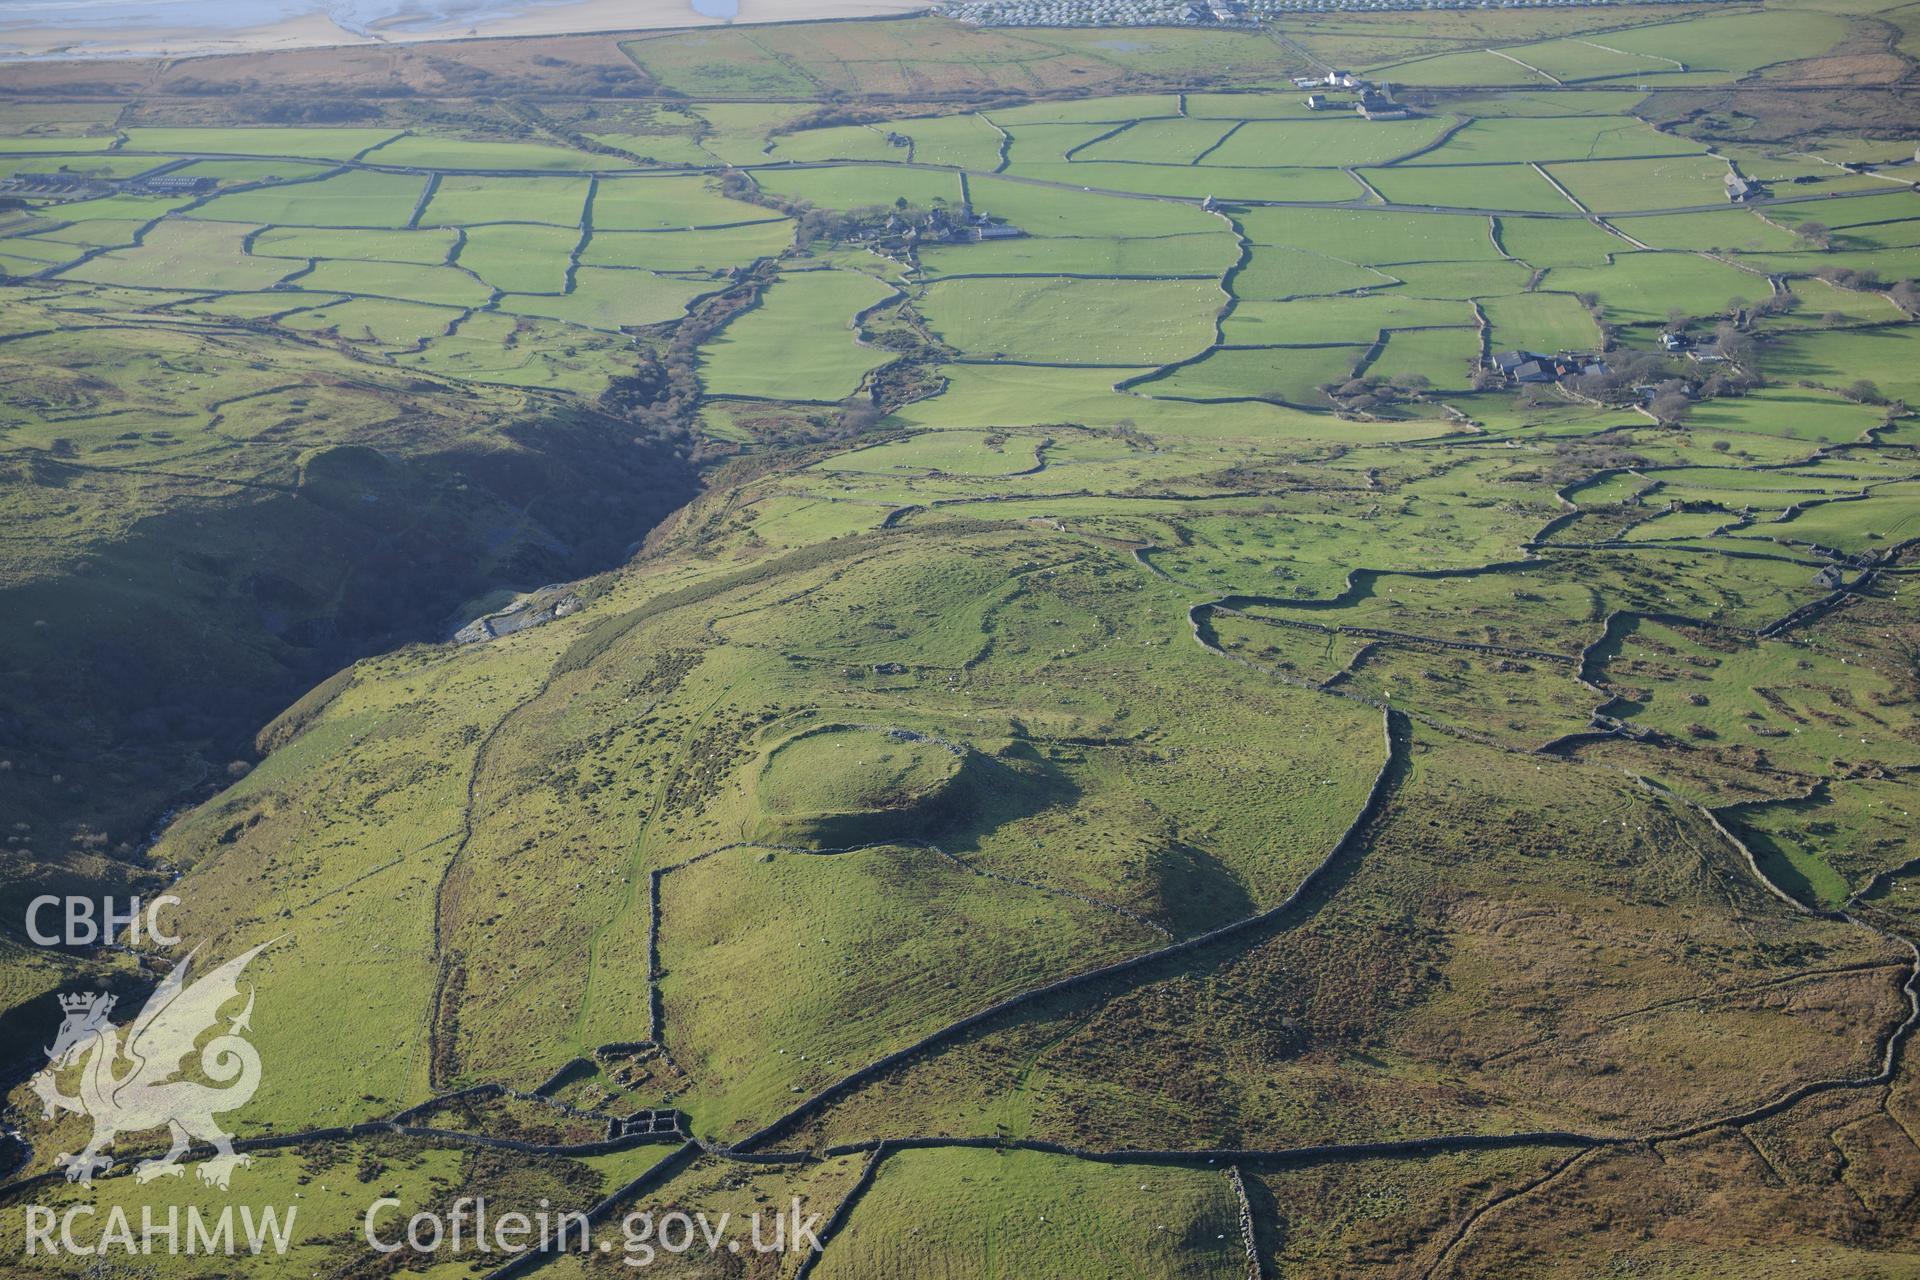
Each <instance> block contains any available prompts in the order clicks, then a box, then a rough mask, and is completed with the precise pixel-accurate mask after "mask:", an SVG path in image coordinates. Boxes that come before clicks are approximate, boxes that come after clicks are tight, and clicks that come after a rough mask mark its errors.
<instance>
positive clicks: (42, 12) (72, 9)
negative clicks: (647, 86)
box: [0, 0, 740, 35]
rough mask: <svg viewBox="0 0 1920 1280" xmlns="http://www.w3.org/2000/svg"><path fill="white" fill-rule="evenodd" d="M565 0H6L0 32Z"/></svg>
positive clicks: (734, 7) (469, 14) (365, 14)
mask: <svg viewBox="0 0 1920 1280" xmlns="http://www.w3.org/2000/svg"><path fill="white" fill-rule="evenodd" d="M562 2H564V0H138V2H135V0H6V2H5V3H4V4H0V32H17V31H29V30H36V29H41V28H52V29H56V30H65V29H69V28H79V29H87V28H95V27H97V28H100V29H102V30H122V31H124V30H126V29H129V28H131V29H141V28H145V29H165V28H171V27H184V28H189V29H194V30H209V31H222V30H240V29H244V28H247V27H259V26H266V25H269V24H271V23H275V22H281V21H284V20H286V19H288V18H298V17H303V16H306V15H308V14H326V15H327V16H329V17H331V18H332V19H333V21H334V23H335V24H336V25H338V26H340V27H342V28H344V29H345V30H348V31H352V32H355V33H358V34H360V35H368V34H371V33H372V32H375V31H388V32H393V31H412V30H419V29H438V28H442V27H452V26H456V25H461V26H464V25H472V24H475V23H480V22H484V21H487V20H489V19H496V18H501V17H507V16H510V15H513V14H517V13H523V12H525V11H526V10H528V9H536V8H541V7H544V6H545V5H546V4H555V3H562ZM691 7H692V8H693V9H694V11H695V12H698V13H702V14H705V15H706V16H708V17H710V18H731V17H736V16H738V14H739V12H740V3H739V0H691Z"/></svg>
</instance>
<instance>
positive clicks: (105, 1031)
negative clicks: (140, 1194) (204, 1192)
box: [29, 942, 273, 1190]
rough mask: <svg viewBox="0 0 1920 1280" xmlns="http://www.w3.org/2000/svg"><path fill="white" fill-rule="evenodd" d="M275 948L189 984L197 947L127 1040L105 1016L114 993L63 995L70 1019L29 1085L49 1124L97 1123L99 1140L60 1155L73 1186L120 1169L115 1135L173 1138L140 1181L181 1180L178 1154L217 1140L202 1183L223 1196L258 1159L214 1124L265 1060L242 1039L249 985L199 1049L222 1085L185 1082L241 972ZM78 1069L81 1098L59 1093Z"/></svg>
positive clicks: (255, 1081) (248, 1091) (249, 1089)
mask: <svg viewBox="0 0 1920 1280" xmlns="http://www.w3.org/2000/svg"><path fill="white" fill-rule="evenodd" d="M271 945H273V944H272V943H270V942H269V943H262V944H260V945H259V946H257V947H255V948H254V949H253V950H251V951H248V952H246V953H245V954H244V955H239V956H235V957H234V958H233V959H231V960H229V961H227V962H226V963H225V964H223V965H221V966H220V967H219V968H217V969H215V970H214V971H213V972H211V973H209V974H207V975H206V976H205V977H203V978H201V979H200V980H199V981H197V982H194V983H193V984H192V985H188V983H187V973H188V970H189V969H190V968H191V967H192V965H193V956H194V954H197V948H196V951H195V952H193V953H189V954H188V955H187V957H186V959H184V960H182V961H181V962H180V963H179V964H177V965H175V966H174V968H173V971H172V972H171V973H169V974H168V975H167V976H166V978H165V979H164V980H163V981H162V982H161V983H160V985H159V986H158V987H156V988H155V989H154V992H153V994H152V995H151V996H149V997H148V998H147V1002H146V1004H145V1005H143V1006H141V1009H140V1012H139V1014H138V1015H137V1016H136V1017H135V1018H134V1020H133V1022H132V1024H131V1025H129V1026H128V1027H127V1028H126V1033H125V1034H126V1038H125V1040H124V1041H123V1040H122V1039H121V1031H120V1028H118V1027H116V1026H114V1025H113V1024H112V1023H111V1022H110V1021H109V1020H108V1017H107V1015H108V1014H109V1013H111V1012H112V1011H113V1005H114V999H115V997H113V996H110V995H107V994H105V993H103V992H98V991H88V992H82V993H79V994H75V995H63V996H61V997H60V1005H61V1008H62V1009H63V1010H65V1012H66V1020H65V1021H63V1022H62V1023H61V1024H60V1033H59V1034H58V1035H57V1036H55V1037H54V1041H53V1044H52V1046H51V1047H49V1048H48V1049H47V1066H46V1067H45V1068H43V1069H42V1070H41V1071H40V1072H39V1073H38V1074H36V1075H35V1076H34V1077H33V1079H32V1080H31V1081H30V1082H29V1083H30V1085H31V1087H32V1089H33V1091H34V1092H35V1093H36V1094H38V1095H40V1101H41V1102H42V1103H43V1104H44V1105H45V1109H46V1116H47V1118H48V1119H51V1118H52V1117H53V1114H54V1112H55V1111H56V1110H60V1111H76V1112H79V1113H80V1114H81V1115H84V1116H89V1117H91V1118H92V1120H93V1139H92V1140H91V1141H90V1142H88V1143H87V1145H86V1149H85V1150H83V1151H81V1152H80V1153H79V1154H78V1155H74V1154H71V1153H66V1152H63V1153H61V1154H60V1155H59V1156H57V1157H55V1159H54V1163H55V1164H56V1165H58V1166H59V1167H60V1168H63V1169H65V1170H66V1171H67V1181H69V1182H78V1183H79V1184H81V1185H82V1186H92V1185H93V1176H94V1175H95V1174H96V1173H105V1172H106V1171H107V1170H108V1169H110V1168H112V1167H113V1159H112V1157H110V1156H108V1155H106V1154H104V1152H105V1149H106V1148H107V1146H108V1145H110V1144H111V1143H112V1142H113V1140H114V1138H115V1137H116V1136H118V1135H120V1134H126V1133H139V1132H141V1131H143V1130H147V1129H158V1128H161V1127H162V1126H164V1127H165V1128H166V1129H167V1131H168V1133H169V1134H170V1135H171V1137H172V1140H173V1145H172V1148H171V1149H170V1150H169V1151H168V1152H167V1153H166V1154H165V1155H163V1156H160V1157H158V1158H157V1159H152V1160H142V1161H140V1162H139V1163H137V1164H136V1165H134V1168H133V1172H134V1177H135V1178H136V1179H137V1180H138V1181H140V1182H148V1181H151V1180H152V1179H154V1178H157V1177H160V1176H161V1175H162V1174H168V1175H172V1176H175V1177H177V1176H179V1175H180V1174H181V1172H182V1167H181V1164H180V1157H182V1156H184V1155H185V1154H186V1153H187V1148H188V1146H189V1145H190V1144H191V1143H192V1142H194V1141H196V1140H197V1141H200V1142H205V1143H208V1144H210V1145H211V1146H212V1147H213V1149H214V1152H215V1154H214V1155H213V1157H212V1158H210V1159H208V1160H205V1161H203V1162H202V1163H201V1164H200V1166H199V1168H198V1173H199V1175H200V1180H201V1181H202V1182H205V1183H208V1184H210V1185H213V1186H217V1187H220V1188H221V1189H223V1190H224V1189H225V1188H226V1186H227V1182H228V1180H229V1179H230V1178H231V1177H232V1176H233V1171H234V1170H235V1169H236V1168H239V1167H240V1166H242V1165H247V1164H252V1163H253V1160H252V1157H250V1156H246V1155H241V1154H239V1153H238V1152H236V1151H234V1149H233V1138H232V1136H231V1135H230V1134H228V1133H226V1132H225V1131H223V1130H222V1129H221V1128H220V1126H219V1125H217V1124H215V1123H214V1120H213V1117H214V1113H215V1112H219V1111H232V1110H235V1109H236V1108H238V1107H242V1106H245V1105H246V1103H247V1101H248V1099H250V1098H252V1097H253V1094H254V1090H256V1089H258V1088H259V1087H260V1054H259V1052H258V1051H257V1050H256V1049H255V1048H254V1047H253V1045H252V1044H250V1043H248V1041H247V1040H246V1039H245V1038H244V1035H243V1033H244V1032H246V1031H248V1030H250V1029H251V1019H252V1017H253V991H252V989H251V988H249V990H248V992H247V1004H246V1007H245V1008H244V1009H242V1010H241V1011H240V1012H239V1013H238V1014H236V1015H234V1017H233V1018H232V1019H231V1020H229V1021H228V1022H227V1025H226V1029H225V1030H224V1031H223V1032H221V1033H220V1034H219V1035H216V1036H214V1037H213V1038H212V1039H210V1040H208V1041H207V1042H206V1044H205V1045H203V1046H201V1047H200V1050H199V1062H200V1071H201V1074H203V1075H204V1076H206V1078H207V1079H209V1080H212V1081H214V1082H215V1084H217V1085H222V1086H224V1087H221V1088H216V1087H214V1086H213V1085H207V1084H202V1083H200V1082H199V1081H197V1080H188V1079H183V1078H182V1072H183V1070H184V1068H185V1066H186V1062H187V1060H188V1057H189V1055H191V1054H193V1052H194V1046H195V1042H196V1041H198V1040H199V1039H200V1037H201V1035H202V1034H204V1033H205V1032H206V1031H208V1030H210V1029H213V1028H215V1027H218V1026H219V1024H220V1021H221V1019H220V1010H221V1008H222V1007H223V1006H225V1005H226V1004H227V1002H228V1001H230V1000H233V999H234V998H236V997H237V996H238V995H239V994H240V972H241V970H243V969H245V968H246V967H247V964H248V962H249V961H251V960H252V959H253V958H254V957H255V956H257V955H259V954H260V953H261V952H262V951H264V950H266V949H267V947H269V946H271ZM76 1063H81V1064H82V1065H81V1068H80V1096H79V1097H77V1098H76V1097H70V1096H68V1095H67V1094H65V1093H62V1092H61V1091H60V1084H59V1081H58V1079H57V1075H58V1073H59V1072H62V1071H65V1070H67V1069H68V1068H70V1067H72V1066H73V1065H74V1064H76ZM229 1082H231V1083H229Z"/></svg>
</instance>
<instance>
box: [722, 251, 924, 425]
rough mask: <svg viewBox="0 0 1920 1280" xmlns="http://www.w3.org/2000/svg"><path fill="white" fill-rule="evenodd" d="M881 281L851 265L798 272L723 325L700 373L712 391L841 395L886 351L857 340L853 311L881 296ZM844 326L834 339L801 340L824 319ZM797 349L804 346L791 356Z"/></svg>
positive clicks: (831, 326) (785, 396) (769, 395)
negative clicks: (802, 353)
mask: <svg viewBox="0 0 1920 1280" xmlns="http://www.w3.org/2000/svg"><path fill="white" fill-rule="evenodd" d="M887 296H888V294H887V289H886V287H885V286H883V285H881V284H880V283H878V282H877V281H875V280H874V279H872V278H871V277H869V276H864V275H859V274H856V273H854V272H850V271H797V272H792V273H789V274H787V275H785V276H783V277H782V278H781V279H780V280H779V281H778V283H776V284H775V285H774V286H773V287H772V288H770V289H769V290H768V291H767V296H766V300H765V301H764V302H762V303H761V305H760V306H759V308H757V309H756V310H754V311H751V312H748V313H747V314H746V315H744V316H742V317H740V319H738V320H736V321H734V322H733V323H732V324H731V325H729V326H727V328H726V330H725V331H724V332H722V333H721V335H720V337H719V339H718V340H717V341H715V342H714V343H713V344H712V345H711V346H709V347H708V348H707V349H706V350H705V351H703V352H702V353H701V365H702V371H703V377H704V380H705V382H706V385H707V388H708V390H709V391H711V392H712V393H713V394H715V395H744V396H760V397H764V398H769V399H787V400H838V399H840V398H842V397H843V396H846V395H849V394H851V393H852V392H853V390H854V389H855V387H856V386H857V385H858V384H859V381H860V378H861V376H862V375H863V374H865V373H866V371H867V370H869V369H873V368H876V367H878V366H879V365H881V364H884V363H886V361H887V358H888V357H887V355H886V353H885V352H883V351H876V350H874V349H873V348H871V347H867V346H863V345H861V344H860V343H859V341H858V337H857V335H856V334H855V333H853V332H852V331H851V327H852V324H853V320H854V316H855V315H856V314H857V313H859V312H861V311H864V310H865V309H866V308H868V307H871V306H873V305H874V304H875V303H878V302H881V301H884V300H885V299H886V297H887ZM823 324H824V325H825V326H826V327H827V328H828V329H830V330H831V329H835V328H838V329H840V330H843V331H845V332H844V333H843V335H842V337H841V338H840V339H839V340H838V341H831V340H830V341H827V342H822V343H819V344H817V345H816V344H813V343H807V344H805V345H804V346H802V343H801V338H802V336H803V335H805V334H808V333H811V332H817V331H818V330H819V328H820V327H821V326H822V325H823ZM797 349H801V350H806V351H807V355H806V356H805V358H804V359H796V358H795V356H796V354H797Z"/></svg>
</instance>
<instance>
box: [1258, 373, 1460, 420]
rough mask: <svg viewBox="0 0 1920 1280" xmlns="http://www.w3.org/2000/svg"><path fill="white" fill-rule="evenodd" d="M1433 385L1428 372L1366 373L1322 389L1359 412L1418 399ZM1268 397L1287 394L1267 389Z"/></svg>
mask: <svg viewBox="0 0 1920 1280" xmlns="http://www.w3.org/2000/svg"><path fill="white" fill-rule="evenodd" d="M1432 385H1433V383H1432V381H1431V380H1430V379H1429V378H1428V377H1427V375H1426V374H1424V373H1396V374H1394V375H1393V376H1392V377H1390V378H1382V377H1377V376H1374V375H1372V374H1366V375H1363V376H1361V377H1358V378H1348V379H1347V380H1346V381H1345V382H1328V383H1323V384H1322V385H1321V387H1320V390H1321V392H1322V393H1324V394H1325V395H1326V397H1327V398H1328V399H1329V400H1331V401H1333V402H1334V404H1336V405H1338V406H1339V407H1340V408H1342V409H1350V410H1352V411H1353V412H1355V413H1370V412H1372V411H1373V410H1375V409H1383V408H1388V407H1390V406H1392V405H1396V404H1399V403H1401V402H1402V401H1406V400H1418V399H1420V398H1421V397H1422V396H1424V395H1425V394H1426V392H1427V389H1428V388H1429V387H1431V386H1432ZM1266 399H1269V400H1276V401H1277V400H1283V399H1285V396H1284V395H1283V393H1281V392H1278V391H1271V392H1268V393H1267V396H1266Z"/></svg>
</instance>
